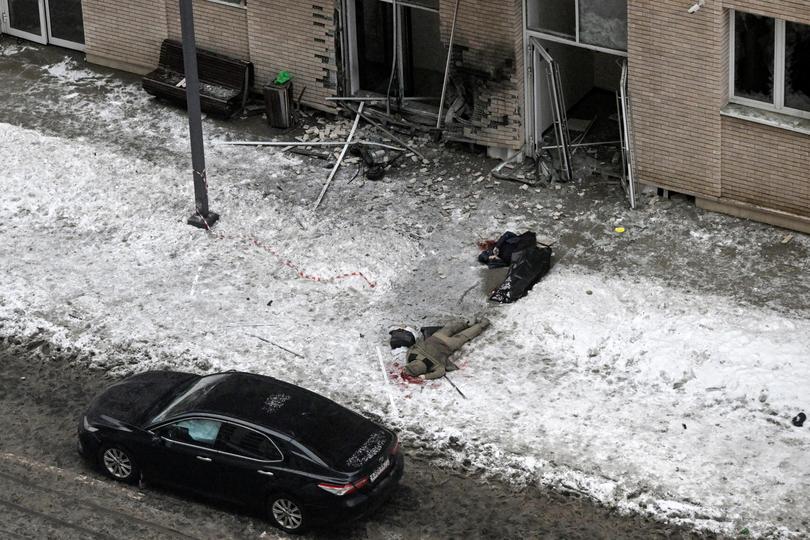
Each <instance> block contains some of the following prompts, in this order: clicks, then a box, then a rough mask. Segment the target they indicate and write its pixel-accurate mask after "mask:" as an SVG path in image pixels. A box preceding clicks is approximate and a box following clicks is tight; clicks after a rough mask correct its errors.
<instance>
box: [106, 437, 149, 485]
mask: <svg viewBox="0 0 810 540" xmlns="http://www.w3.org/2000/svg"><path fill="white" fill-rule="evenodd" d="M99 461H100V462H101V468H102V469H103V470H104V473H105V474H106V475H107V476H109V477H110V478H112V479H113V480H118V481H119V482H126V483H127V484H134V483H135V482H137V481H138V479H139V478H140V475H141V473H140V470H139V469H138V466H137V465H136V464H135V460H134V459H132V456H131V455H130V453H129V452H128V451H127V450H124V449H123V448H121V447H120V446H105V447H104V448H102V449H101V452H100V456H99Z"/></svg>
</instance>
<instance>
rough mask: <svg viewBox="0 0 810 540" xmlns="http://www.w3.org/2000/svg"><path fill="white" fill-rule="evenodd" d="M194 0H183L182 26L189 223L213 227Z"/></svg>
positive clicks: (201, 226) (215, 219)
mask: <svg viewBox="0 0 810 540" xmlns="http://www.w3.org/2000/svg"><path fill="white" fill-rule="evenodd" d="M191 2H192V0H180V26H181V29H182V32H183V63H184V67H185V72H186V103H187V108H188V131H189V138H190V139H191V164H192V167H193V169H194V201H195V206H196V208H195V212H194V215H192V216H191V217H190V218H188V224H189V225H193V226H195V227H199V228H201V229H210V228H211V227H212V226H213V225H214V223H216V222H217V220H218V219H219V215H218V214H216V213H214V212H211V211H210V210H209V208H208V180H207V177H206V170H205V147H204V145H203V131H202V111H201V109H200V78H199V74H198V72H197V44H196V40H195V38H194V9H193V7H192V4H191Z"/></svg>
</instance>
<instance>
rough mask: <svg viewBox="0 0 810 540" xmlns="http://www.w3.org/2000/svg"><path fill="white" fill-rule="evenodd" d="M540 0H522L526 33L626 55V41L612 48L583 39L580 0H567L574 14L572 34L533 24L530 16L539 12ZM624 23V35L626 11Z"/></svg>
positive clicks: (627, 22) (548, 39)
mask: <svg viewBox="0 0 810 540" xmlns="http://www.w3.org/2000/svg"><path fill="white" fill-rule="evenodd" d="M542 1H543V0H524V2H523V10H524V20H525V25H524V26H525V28H524V31H525V32H526V35H528V36H531V37H536V38H538V39H542V40H544V41H555V42H557V43H563V44H566V45H573V46H575V47H580V48H584V49H590V50H593V51H598V52H603V53H607V54H613V55H616V56H622V57H625V58H626V57H627V56H628V54H627V43H625V44H624V48H623V49H614V48H610V47H606V46H604V45H598V44H593V43H589V42H588V39H585V40H583V28H582V21H581V13H582V12H581V9H582V6H581V5H580V0H569V1H570V3H571V5H572V8H573V16H574V21H573V23H574V25H573V35H571V36H567V35H565V33H562V32H561V33H557V32H555V31H554V30H553V29H543V28H542V22H540V23H539V24H534V23H533V21H532V16H533V14H535V13H538V12H539V10H540V9H541V6H540V5H539V4H540V3H541V2H542ZM624 1H625V6H627V1H626V0H624ZM628 9H629V8H628ZM540 17H542V16H541V15H540ZM540 21H542V18H541V19H540ZM625 23H626V24H625V25H626V28H627V30H626V32H625V37H626V36H627V35H628V33H629V17H628V16H627V12H626V13H625Z"/></svg>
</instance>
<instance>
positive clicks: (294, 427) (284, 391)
mask: <svg viewBox="0 0 810 540" xmlns="http://www.w3.org/2000/svg"><path fill="white" fill-rule="evenodd" d="M219 375H220V376H221V375H222V374H219ZM226 375H227V376H226V377H223V378H222V380H221V381H219V382H218V383H217V384H216V385H215V386H214V387H213V388H212V389H211V390H210V391H208V392H207V393H206V394H205V396H204V398H202V399H200V400H198V401H197V402H196V403H195V405H194V408H193V410H189V411H184V414H189V413H209V414H217V415H221V416H228V417H231V418H234V419H238V420H242V421H245V422H249V423H251V424H254V425H256V426H260V427H264V428H267V429H271V430H273V431H276V432H278V433H281V434H284V435H287V436H289V437H291V438H297V436H298V435H299V434H300V428H301V419H302V418H305V417H308V416H313V415H314V416H320V415H324V414H328V415H330V416H333V415H335V414H338V415H340V416H344V415H345V416H356V413H354V412H352V411H350V410H348V409H346V408H344V407H342V406H340V405H338V404H337V403H335V402H333V401H331V400H329V399H327V398H325V397H323V396H320V395H318V394H316V393H314V392H310V391H309V390H306V389H304V388H301V387H300V386H295V385H294V384H290V383H287V382H284V381H280V380H278V379H274V378H273V377H267V376H264V375H256V374H253V373H242V372H236V371H233V372H227V373H226ZM203 379H204V378H203Z"/></svg>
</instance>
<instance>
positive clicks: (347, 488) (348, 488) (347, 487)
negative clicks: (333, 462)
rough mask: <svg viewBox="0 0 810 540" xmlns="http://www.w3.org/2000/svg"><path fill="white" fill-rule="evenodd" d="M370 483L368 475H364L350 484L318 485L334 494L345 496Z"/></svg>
mask: <svg viewBox="0 0 810 540" xmlns="http://www.w3.org/2000/svg"><path fill="white" fill-rule="evenodd" d="M366 484H368V476H364V477H363V478H361V479H360V480H358V481H357V482H353V483H352V482H350V483H348V484H342V485H339V484H318V487H319V488H321V489H322V490H324V491H327V492H329V493H331V494H332V495H337V496H338V497H343V496H344V495H349V494H350V493H354V492H355V491H357V490H358V489H360V488H362V487H363V486H365V485H366Z"/></svg>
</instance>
